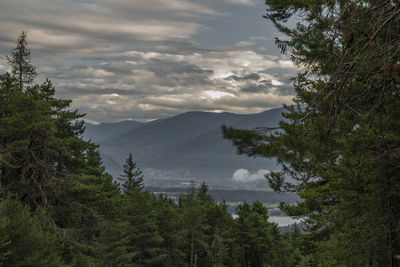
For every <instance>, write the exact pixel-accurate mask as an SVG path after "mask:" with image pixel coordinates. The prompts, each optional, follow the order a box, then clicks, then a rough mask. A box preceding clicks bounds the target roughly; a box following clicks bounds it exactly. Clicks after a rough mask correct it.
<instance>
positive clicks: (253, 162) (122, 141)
mask: <svg viewBox="0 0 400 267" xmlns="http://www.w3.org/2000/svg"><path fill="white" fill-rule="evenodd" d="M282 111H283V109H273V110H268V111H264V112H262V113H258V114H250V115H240V114H233V113H209V112H187V113H184V114H180V115H177V116H174V117H171V118H167V119H161V120H156V121H152V122H149V123H141V122H135V121H123V122H117V123H102V124H99V125H92V124H88V123H87V124H86V133H85V138H86V139H92V140H93V142H95V143H98V144H100V152H101V154H102V156H103V162H104V165H105V166H106V169H107V171H108V172H110V173H111V174H112V175H113V176H114V177H117V176H118V175H119V174H120V173H121V170H122V167H121V166H122V165H123V164H124V162H125V159H126V157H127V156H128V154H129V152H132V153H133V155H134V156H135V159H136V161H137V163H138V165H139V166H140V168H141V169H142V170H143V171H144V173H145V182H146V184H148V185H152V186H158V187H160V186H164V187H169V186H179V185H180V184H185V183H186V182H188V181H190V180H193V181H206V182H207V183H208V184H209V185H210V186H211V187H213V188H228V187H229V188H232V189H234V188H240V189H245V188H249V189H254V188H257V189H260V188H264V189H265V188H266V181H265V179H255V178H254V176H252V177H250V178H249V181H248V182H246V177H242V178H241V181H234V180H232V176H233V174H234V173H235V171H237V170H238V169H246V170H247V171H248V173H249V174H250V175H251V174H254V173H257V172H258V171H259V170H261V169H266V170H270V169H275V168H276V166H275V162H274V161H273V160H266V159H264V158H249V157H247V156H243V155H242V156H239V155H237V154H236V153H235V148H234V147H233V146H232V144H231V142H230V141H229V140H225V139H223V138H222V134H221V129H220V127H221V125H223V124H225V125H228V126H232V127H234V128H238V129H254V128H257V127H263V126H267V127H275V126H277V125H278V122H279V121H280V120H281V119H282V116H281V113H282Z"/></svg>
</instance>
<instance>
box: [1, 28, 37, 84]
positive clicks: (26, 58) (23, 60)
mask: <svg viewBox="0 0 400 267" xmlns="http://www.w3.org/2000/svg"><path fill="white" fill-rule="evenodd" d="M26 39H27V33H26V32H24V31H23V32H21V34H20V35H19V36H18V39H17V47H16V48H15V49H14V50H13V52H12V55H11V56H10V57H7V62H8V64H9V65H10V66H11V73H12V74H13V77H14V78H16V79H17V80H18V83H19V90H21V91H22V89H23V88H24V85H25V84H30V83H32V82H33V81H34V79H35V78H36V76H37V73H36V68H35V66H33V65H32V64H31V51H30V50H29V49H28V45H27V40H26Z"/></svg>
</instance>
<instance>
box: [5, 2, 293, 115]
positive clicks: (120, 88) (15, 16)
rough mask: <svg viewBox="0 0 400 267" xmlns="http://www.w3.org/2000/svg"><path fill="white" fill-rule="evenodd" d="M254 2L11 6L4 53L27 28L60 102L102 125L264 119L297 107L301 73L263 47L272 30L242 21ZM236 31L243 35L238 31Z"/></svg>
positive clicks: (35, 55) (37, 59) (41, 68)
mask: <svg viewBox="0 0 400 267" xmlns="http://www.w3.org/2000/svg"><path fill="white" fill-rule="evenodd" d="M254 3H255V0H254V1H253V0H219V1H215V0H204V1H197V0H170V1H164V0H146V1H143V0H115V1H106V0H80V1H78V0H58V1H52V0H3V1H2V2H1V9H0V22H1V24H2V28H1V29H0V53H1V54H2V55H5V54H9V52H10V50H11V49H12V48H13V47H14V45H15V39H16V36H17V35H18V33H19V32H20V31H22V30H27V31H28V43H29V46H30V47H31V49H32V61H33V63H34V64H35V65H37V66H38V72H39V73H40V74H41V75H40V77H39V78H40V79H42V80H43V79H44V78H47V77H48V78H50V79H51V80H52V81H53V82H54V84H55V86H56V94H57V96H59V97H63V98H69V99H72V100H73V104H72V105H73V108H78V109H79V110H80V111H81V112H83V113H86V114H87V115H86V118H87V119H88V120H91V121H93V122H109V121H115V120H124V119H134V120H151V119H156V118H162V117H168V116H172V115H176V114H179V113H182V112H185V111H190V110H200V111H215V110H222V111H228V112H237V113H254V112H260V111H263V110H266V109H270V108H274V107H280V106H281V105H282V104H291V103H292V98H293V94H294V93H293V88H292V85H291V81H289V78H290V77H291V76H293V75H294V73H295V71H296V69H295V67H294V66H293V64H291V62H290V61H288V58H287V57H284V56H279V55H271V54H268V53H266V52H264V51H261V50H259V49H258V48H257V47H259V46H264V45H265V42H267V41H268V40H270V39H271V38H266V37H263V36H261V34H263V33H264V26H265V25H264V24H263V25H262V27H263V28H262V30H255V29H256V27H255V26H254V24H253V17H251V19H249V21H250V22H246V23H249V25H248V26H246V25H245V24H243V22H241V20H240V19H239V17H237V16H241V15H242V14H243V12H244V11H246V12H250V11H251V10H253V9H254V7H251V5H252V4H254ZM228 4H229V5H230V6H229V8H227V6H228ZM227 10H228V11H229V12H232V14H231V13H227V12H228V11H227ZM247 14H250V13H247ZM232 23H238V24H240V26H241V27H242V26H243V29H242V28H241V29H240V31H239V30H238V31H237V32H235V34H231V33H229V32H228V31H227V30H226V27H230V28H231V27H232V25H233V24H232ZM235 25H236V24H235ZM245 26H246V27H250V28H251V29H252V30H251V31H249V32H247V31H246V30H245V29H246V27H245ZM208 37H210V38H208ZM238 38H239V39H238ZM272 39H273V38H272ZM213 40H214V42H213ZM220 43H222V45H221V44H220ZM235 44H236V46H235ZM267 51H269V50H267ZM6 69H7V66H6V63H5V61H4V60H3V59H1V58H0V71H1V72H3V71H5V70H6Z"/></svg>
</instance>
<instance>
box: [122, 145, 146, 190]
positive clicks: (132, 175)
mask: <svg viewBox="0 0 400 267" xmlns="http://www.w3.org/2000/svg"><path fill="white" fill-rule="evenodd" d="M123 168H124V169H123V172H124V173H123V174H121V176H120V177H119V181H120V184H121V187H122V192H124V193H128V192H129V191H131V190H136V189H138V190H142V189H143V187H144V185H143V173H142V171H141V170H140V169H139V167H138V166H137V164H136V162H135V160H134V158H133V155H132V153H129V156H128V158H127V159H126V162H125V164H124V166H123Z"/></svg>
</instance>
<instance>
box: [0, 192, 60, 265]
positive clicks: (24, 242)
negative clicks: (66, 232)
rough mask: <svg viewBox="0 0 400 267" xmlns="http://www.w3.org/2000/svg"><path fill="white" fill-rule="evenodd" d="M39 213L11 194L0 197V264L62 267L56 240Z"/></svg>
mask: <svg viewBox="0 0 400 267" xmlns="http://www.w3.org/2000/svg"><path fill="white" fill-rule="evenodd" d="M38 214H40V213H38ZM39 216H40V215H36V216H32V215H31V214H30V212H29V208H27V207H24V206H23V205H22V204H21V203H20V202H18V201H17V200H15V199H13V198H12V197H11V196H9V197H7V198H5V199H2V200H0V248H1V250H0V266H16V267H18V266H37V267H39V266H63V264H62V262H61V257H60V256H59V251H58V240H57V238H56V237H55V235H54V234H52V233H50V232H49V231H48V229H45V228H44V227H43V225H42V223H41V220H40V218H39Z"/></svg>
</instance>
